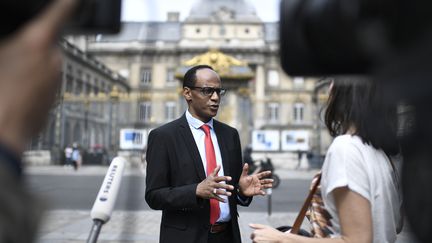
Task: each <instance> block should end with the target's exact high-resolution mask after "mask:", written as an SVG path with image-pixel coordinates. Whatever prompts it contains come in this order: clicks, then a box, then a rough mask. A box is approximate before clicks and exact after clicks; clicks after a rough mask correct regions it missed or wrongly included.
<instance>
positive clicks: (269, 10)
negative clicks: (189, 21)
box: [122, 0, 280, 22]
mask: <svg viewBox="0 0 432 243" xmlns="http://www.w3.org/2000/svg"><path fill="white" fill-rule="evenodd" d="M196 1H198V0H123V5H122V20H123V21H165V20H166V13H167V12H180V20H184V19H185V18H186V17H187V16H188V15H189V11H190V9H191V7H192V6H193V4H194V3H195V2H196ZM245 1H248V2H250V3H252V5H254V6H255V9H256V11H257V14H258V16H259V17H260V18H261V19H262V20H263V21H264V22H276V21H278V20H279V16H278V9H279V1H280V0H245Z"/></svg>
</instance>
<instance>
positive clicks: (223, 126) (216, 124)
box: [213, 119, 237, 133]
mask: <svg viewBox="0 0 432 243" xmlns="http://www.w3.org/2000/svg"><path fill="white" fill-rule="evenodd" d="M213 126H214V127H215V130H221V131H229V132H235V133H237V129H235V128H234V127H232V126H230V125H228V124H226V123H223V122H220V121H218V120H216V119H214V120H213Z"/></svg>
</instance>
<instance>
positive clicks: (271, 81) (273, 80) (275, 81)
mask: <svg viewBox="0 0 432 243" xmlns="http://www.w3.org/2000/svg"><path fill="white" fill-rule="evenodd" d="M267 83H268V85H269V86H272V87H276V86H279V72H278V71H276V70H269V71H268V73H267Z"/></svg>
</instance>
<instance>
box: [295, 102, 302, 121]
mask: <svg viewBox="0 0 432 243" xmlns="http://www.w3.org/2000/svg"><path fill="white" fill-rule="evenodd" d="M293 114H294V117H293V118H294V122H295V123H301V122H303V117H304V104H303V103H295V104H294V110H293Z"/></svg>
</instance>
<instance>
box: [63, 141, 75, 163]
mask: <svg viewBox="0 0 432 243" xmlns="http://www.w3.org/2000/svg"><path fill="white" fill-rule="evenodd" d="M72 152H73V149H72V148H71V146H70V145H69V144H68V145H67V146H66V148H65V150H64V154H65V166H72V165H73V162H72Z"/></svg>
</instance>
